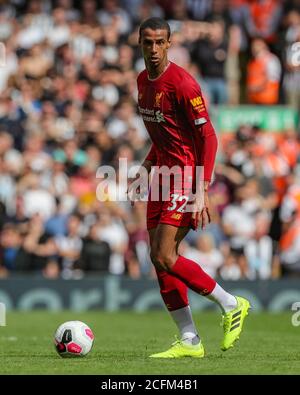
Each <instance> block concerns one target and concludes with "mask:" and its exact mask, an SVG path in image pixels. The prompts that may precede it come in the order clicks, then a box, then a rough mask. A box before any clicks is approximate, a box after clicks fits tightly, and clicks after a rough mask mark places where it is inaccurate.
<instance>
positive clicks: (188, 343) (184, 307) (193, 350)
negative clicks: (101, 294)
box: [148, 228, 204, 358]
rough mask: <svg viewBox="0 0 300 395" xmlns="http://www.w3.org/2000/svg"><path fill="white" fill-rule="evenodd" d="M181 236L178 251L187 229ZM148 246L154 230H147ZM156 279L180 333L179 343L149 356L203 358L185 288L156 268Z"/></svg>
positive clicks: (178, 280)
mask: <svg viewBox="0 0 300 395" xmlns="http://www.w3.org/2000/svg"><path fill="white" fill-rule="evenodd" d="M181 229H182V230H181V233H182V236H181V237H180V240H178V242H177V245H176V247H175V248H176V251H178V247H179V243H180V241H181V240H182V239H183V238H184V237H185V235H186V234H187V232H188V231H189V228H181ZM148 232H149V238H150V246H151V248H153V244H154V242H155V233H156V228H153V229H149V230H148ZM156 273H157V279H158V283H159V286H160V293H161V296H162V299H163V301H164V303H165V305H166V308H167V309H168V311H169V313H170V315H171V317H172V319H173V321H174V322H175V324H176V326H177V328H178V331H179V333H180V336H181V338H180V341H179V342H175V343H174V344H173V346H172V347H171V348H170V349H169V350H167V351H165V352H162V353H158V354H153V355H151V357H152V358H180V357H185V356H191V357H197V358H200V357H203V356H204V349H203V346H202V344H200V337H199V335H198V332H197V329H196V326H195V324H194V320H193V317H192V312H191V308H190V306H189V301H188V295H187V291H188V288H187V286H186V285H185V284H184V283H183V282H182V281H181V280H180V279H178V278H176V277H175V276H173V275H172V274H170V273H168V272H167V271H166V270H161V269H158V268H156Z"/></svg>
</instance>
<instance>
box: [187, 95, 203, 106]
mask: <svg viewBox="0 0 300 395" xmlns="http://www.w3.org/2000/svg"><path fill="white" fill-rule="evenodd" d="M190 102H191V105H192V106H193V107H197V106H200V105H201V104H202V103H203V101H202V97H201V96H197V97H194V98H193V99H190Z"/></svg>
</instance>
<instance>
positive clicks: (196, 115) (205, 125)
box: [178, 78, 218, 229]
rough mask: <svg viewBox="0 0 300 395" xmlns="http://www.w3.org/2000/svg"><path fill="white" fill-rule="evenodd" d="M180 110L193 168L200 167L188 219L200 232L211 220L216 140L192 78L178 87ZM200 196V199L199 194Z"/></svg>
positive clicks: (199, 93) (199, 90) (199, 92)
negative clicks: (188, 135)
mask: <svg viewBox="0 0 300 395" xmlns="http://www.w3.org/2000/svg"><path fill="white" fill-rule="evenodd" d="M178 98H179V104H180V108H181V109H184V111H185V115H186V119H187V122H188V123H189V125H190V128H191V132H192V134H193V139H194V143H195V151H196V152H195V155H196V158H197V165H198V166H202V167H203V172H201V180H197V181H198V182H197V186H199V184H200V186H201V188H198V190H197V191H196V202H195V203H196V207H197V209H196V210H195V211H194V212H193V216H192V221H193V222H192V228H193V229H197V228H198V226H199V224H201V228H202V229H203V228H204V227H205V226H206V225H207V224H208V223H209V222H210V221H211V213H210V205H209V197H208V189H209V185H210V182H211V178H212V173H213V169H214V165H215V158H216V153H217V148H218V140H217V136H216V132H215V129H214V127H213V125H212V123H211V121H210V118H209V115H208V112H207V110H206V106H205V102H204V99H203V96H202V92H201V89H200V87H199V85H198V84H197V82H196V81H195V80H194V79H192V78H191V79H190V80H188V81H186V82H185V83H184V84H182V87H180V88H179V90H178ZM202 193H203V195H204V196H203V197H202V196H201V194H202Z"/></svg>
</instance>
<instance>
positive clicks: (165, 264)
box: [150, 249, 175, 271]
mask: <svg viewBox="0 0 300 395" xmlns="http://www.w3.org/2000/svg"><path fill="white" fill-rule="evenodd" d="M150 257H151V260H152V263H153V264H154V266H155V267H157V268H158V269H163V270H166V271H170V270H171V267H172V266H173V264H174V262H175V261H174V257H173V256H172V254H168V253H165V252H163V251H160V250H155V249H153V250H151V253H150Z"/></svg>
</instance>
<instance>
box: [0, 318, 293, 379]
mask: <svg viewBox="0 0 300 395" xmlns="http://www.w3.org/2000/svg"><path fill="white" fill-rule="evenodd" d="M291 316H292V314H291V313H288V312H287V313H280V314H268V313H253V312H252V313H250V315H249V316H248V318H247V319H246V321H245V327H244V331H243V333H242V335H241V339H240V341H239V342H238V343H237V344H236V345H235V347H234V348H233V349H231V350H229V351H227V352H225V353H224V352H222V351H221V350H220V348H219V345H220V341H221V338H222V328H221V327H220V325H219V322H220V315H219V314H217V313H216V312H198V313H194V318H195V322H196V324H197V327H198V329H199V333H200V335H201V337H202V339H203V344H204V346H205V349H206V357H205V358H203V359H199V360H198V359H190V358H185V359H178V360H152V359H150V358H148V355H149V354H151V353H153V352H159V351H163V350H164V349H166V348H167V347H168V346H169V345H170V343H171V342H172V341H173V339H174V335H175V334H176V328H175V326H174V324H173V323H172V321H171V319H170V318H169V316H168V314H167V313H166V312H164V311H155V312H147V313H134V312H117V313H107V312H102V311H92V312H86V313H75V312H70V311H65V312H59V313H54V312H46V311H34V312H9V313H8V314H7V326H6V327H0V374H97V375H103V374H107V375H110V374H114V375H120V374H134V375H136V374H147V375H149V374H151V375H160V374H170V375H174V374H187V375H201V374H299V373H300V354H299V335H300V327H294V326H293V325H292V323H291ZM68 320H81V321H84V322H85V323H87V324H88V325H89V326H90V327H91V328H92V330H93V331H94V334H95V343H94V347H93V349H92V351H91V353H90V354H89V355H88V356H86V357H84V358H78V359H63V358H61V357H60V356H59V355H58V354H57V353H56V351H55V349H54V345H53V333H54V331H55V329H56V327H57V326H58V325H60V324H61V323H63V322H64V321H68Z"/></svg>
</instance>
